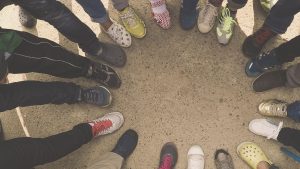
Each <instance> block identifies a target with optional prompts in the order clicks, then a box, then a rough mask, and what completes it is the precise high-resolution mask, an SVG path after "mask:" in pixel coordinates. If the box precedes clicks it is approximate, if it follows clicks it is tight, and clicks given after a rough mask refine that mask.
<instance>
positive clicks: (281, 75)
mask: <svg viewBox="0 0 300 169" xmlns="http://www.w3.org/2000/svg"><path fill="white" fill-rule="evenodd" d="M286 82H287V79H286V71H285V70H278V71H272V72H266V73H264V74H262V75H260V76H258V77H257V78H256V79H255V80H254V82H253V84H252V87H253V90H254V91H255V92H264V91H267V90H270V89H273V88H277V87H283V86H285V84H286Z"/></svg>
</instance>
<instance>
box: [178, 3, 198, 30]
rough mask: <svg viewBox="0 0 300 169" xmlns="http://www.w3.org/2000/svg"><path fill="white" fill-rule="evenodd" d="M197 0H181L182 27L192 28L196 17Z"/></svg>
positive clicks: (185, 28)
mask: <svg viewBox="0 0 300 169" xmlns="http://www.w3.org/2000/svg"><path fill="white" fill-rule="evenodd" d="M197 4H198V0H182V1H181V8H180V16H179V17H180V19H179V20H180V25H181V27H182V29H184V30H189V29H192V28H193V27H194V26H195V25H196V23H197V19H198V15H199V10H198V7H197Z"/></svg>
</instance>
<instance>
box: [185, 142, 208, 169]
mask: <svg viewBox="0 0 300 169" xmlns="http://www.w3.org/2000/svg"><path fill="white" fill-rule="evenodd" d="M187 169H204V153H203V150H202V148H201V147H200V146H198V145H194V146H192V147H191V148H190V149H189V151H188V167H187Z"/></svg>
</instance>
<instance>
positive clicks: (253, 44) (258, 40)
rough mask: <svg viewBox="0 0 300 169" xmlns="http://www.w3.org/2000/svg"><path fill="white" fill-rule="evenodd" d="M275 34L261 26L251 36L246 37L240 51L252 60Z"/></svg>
mask: <svg viewBox="0 0 300 169" xmlns="http://www.w3.org/2000/svg"><path fill="white" fill-rule="evenodd" d="M276 35H277V34H276V33H275V32H273V31H272V30H271V29H270V28H269V27H267V26H262V27H261V28H260V29H259V30H258V31H256V32H255V33H254V34H253V35H250V36H248V37H247V38H246V39H245V41H244V43H243V46H242V51H243V53H244V55H245V56H247V57H249V58H254V57H255V56H257V55H258V54H259V53H260V51H261V49H262V48H263V47H264V45H265V44H266V43H267V42H268V41H269V40H270V39H271V38H273V37H274V36H276Z"/></svg>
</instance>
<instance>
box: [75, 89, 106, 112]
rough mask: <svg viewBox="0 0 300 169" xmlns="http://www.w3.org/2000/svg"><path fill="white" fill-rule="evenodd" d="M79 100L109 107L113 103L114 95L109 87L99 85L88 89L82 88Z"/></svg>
mask: <svg viewBox="0 0 300 169" xmlns="http://www.w3.org/2000/svg"><path fill="white" fill-rule="evenodd" d="M78 100H79V101H83V102H85V103H88V104H94V105H97V106H101V107H107V106H109V105H110V104H111V101H112V97H111V93H110V92H109V90H108V89H106V88H105V87H103V86H97V87H93V88H88V89H81V90H80V96H79V99H78Z"/></svg>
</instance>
